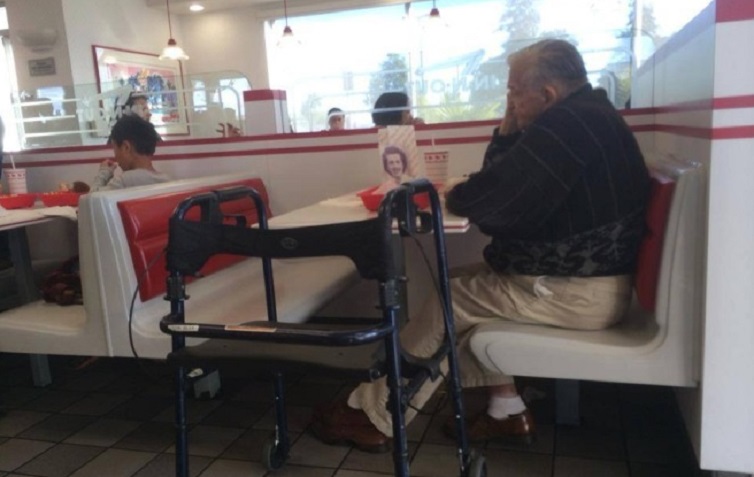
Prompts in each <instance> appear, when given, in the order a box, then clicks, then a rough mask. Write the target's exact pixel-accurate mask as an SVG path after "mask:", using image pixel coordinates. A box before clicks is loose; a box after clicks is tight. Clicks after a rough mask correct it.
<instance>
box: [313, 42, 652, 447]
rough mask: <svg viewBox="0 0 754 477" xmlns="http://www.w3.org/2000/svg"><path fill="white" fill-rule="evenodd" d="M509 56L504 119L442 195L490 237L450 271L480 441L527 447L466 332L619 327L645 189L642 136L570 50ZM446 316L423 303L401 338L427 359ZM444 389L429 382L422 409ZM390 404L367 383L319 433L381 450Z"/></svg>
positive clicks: (509, 381) (517, 409)
mask: <svg viewBox="0 0 754 477" xmlns="http://www.w3.org/2000/svg"><path fill="white" fill-rule="evenodd" d="M509 64H510V75H509V78H508V105H507V110H506V114H505V118H504V119H503V121H502V123H501V124H500V126H499V128H496V130H495V131H494V133H493V138H492V141H491V142H490V144H489V146H488V148H487V152H486V154H485V158H484V163H483V165H482V168H481V170H480V171H479V172H477V173H475V174H472V175H471V176H470V177H469V178H468V179H467V180H466V181H465V182H462V183H458V184H457V185H456V186H455V187H453V188H452V189H451V190H449V192H448V193H447V196H446V198H447V207H448V209H449V210H450V211H452V212H454V213H456V214H459V215H462V216H466V217H469V219H470V220H471V222H472V223H475V224H476V225H478V227H479V228H480V230H481V231H482V232H483V233H485V234H487V235H490V236H491V237H492V242H491V243H490V244H489V245H488V246H487V247H486V248H485V250H484V263H483V264H480V265H478V266H475V267H471V268H468V269H465V270H458V271H456V272H455V273H454V275H453V278H452V279H451V291H452V296H453V310H454V314H455V322H456V332H457V334H458V351H459V362H460V368H461V375H462V384H463V386H464V387H482V386H483V387H487V388H488V389H489V394H490V399H489V403H488V407H487V411H486V412H483V413H482V414H480V415H479V416H476V417H474V418H472V419H471V420H470V421H469V434H470V438H471V440H472V441H475V442H479V441H486V440H488V439H504V440H515V441H519V442H531V440H532V438H533V436H534V421H533V418H532V416H531V414H530V413H529V411H528V410H527V409H526V406H525V404H524V402H523V401H522V399H521V398H520V397H519V395H518V392H517V391H516V387H515V384H514V382H513V378H512V377H511V376H507V375H504V374H500V373H496V372H492V371H490V370H488V369H486V368H483V367H482V366H481V364H480V363H479V362H478V361H477V360H476V359H475V357H474V356H473V354H472V353H471V350H470V349H469V344H468V338H469V335H470V333H469V331H471V330H472V329H473V328H474V327H475V326H476V325H478V324H481V323H488V322H491V321H495V320H513V321H517V322H525V323H532V324H542V325H550V326H558V327H563V328H572V329H580V330H596V329H602V328H605V327H608V326H610V325H612V324H614V323H616V322H618V321H619V320H620V319H621V317H622V316H623V314H624V312H625V310H626V308H627V306H628V304H629V301H630V299H631V277H630V276H631V273H632V272H633V270H634V267H635V261H636V254H637V250H638V246H639V243H640V240H641V237H642V233H643V217H644V209H645V206H646V199H647V196H648V187H649V176H648V173H647V169H646V166H645V165H644V161H643V158H642V155H641V152H640V151H639V147H638V144H637V142H636V140H635V138H634V137H633V135H632V133H631V131H630V130H629V128H628V126H627V125H626V123H625V122H624V121H623V119H622V118H621V116H620V115H619V114H618V113H617V111H616V110H615V108H614V107H613V106H612V104H610V102H609V101H608V99H607V97H606V95H605V94H604V92H603V91H601V90H594V89H592V87H591V85H589V83H588V82H587V77H586V69H585V67H584V62H583V60H582V58H581V55H580V54H579V53H578V51H577V50H576V48H574V47H573V45H571V44H570V43H568V42H565V41H561V40H543V41H540V42H538V43H536V44H534V45H531V46H529V47H527V48H525V49H523V50H521V51H519V52H517V53H516V54H514V55H511V57H510V58H509ZM441 316H442V315H441V312H440V308H439V305H438V304H437V300H436V299H432V300H430V301H428V302H427V303H426V304H425V306H424V308H423V309H422V312H421V313H420V314H418V315H416V316H412V320H411V321H410V322H409V323H408V324H407V326H406V327H405V329H404V330H403V332H402V334H401V340H402V344H403V345H404V347H406V349H407V350H409V351H410V352H412V353H414V354H416V355H418V356H428V355H429V354H430V353H431V352H432V351H433V350H434V349H436V347H437V345H438V343H439V342H440V340H441V339H442V332H443V331H442V330H443V327H442V323H441V319H440V317H441ZM438 381H439V380H438ZM438 384H439V383H438V382H434V383H431V382H428V383H426V384H425V386H424V387H423V388H422V389H421V390H420V391H419V393H418V394H417V395H416V396H415V397H414V400H413V404H414V405H415V406H417V407H421V406H422V405H423V404H424V403H425V402H426V401H427V399H429V397H430V396H431V394H432V392H433V391H434V389H435V388H436V387H437V386H438ZM386 401H387V390H386V386H385V383H384V382H382V381H378V382H376V383H369V384H362V385H360V386H359V387H358V388H357V389H356V390H354V391H353V392H352V393H351V395H350V396H349V398H348V402H347V403H339V404H335V405H331V406H330V407H329V408H328V409H327V410H326V411H327V412H321V413H319V414H315V420H314V422H313V426H312V429H313V430H314V432H315V434H317V435H318V436H319V437H320V438H321V439H322V440H324V441H326V442H335V441H349V442H351V443H353V444H355V445H357V446H358V447H360V448H362V449H365V450H372V451H378V450H380V449H382V448H384V447H387V444H388V443H389V437H388V436H389V435H390V434H391V430H392V428H391V420H390V416H389V414H388V413H387V412H386V409H385V403H386ZM413 415H415V412H414V411H413V410H412V409H409V411H408V412H407V419H411V418H412V417H413ZM446 427H447V426H446ZM449 430H450V429H449Z"/></svg>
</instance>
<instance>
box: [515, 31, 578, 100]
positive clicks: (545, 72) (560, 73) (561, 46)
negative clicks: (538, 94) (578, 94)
mask: <svg viewBox="0 0 754 477" xmlns="http://www.w3.org/2000/svg"><path fill="white" fill-rule="evenodd" d="M525 59H526V60H531V61H532V63H531V64H532V68H531V69H530V70H529V71H527V72H526V80H527V82H529V83H532V84H535V85H542V84H547V83H553V82H557V83H560V84H562V85H563V86H564V87H566V88H567V89H569V90H573V89H576V88H579V87H580V86H582V85H584V84H585V83H586V82H587V77H586V67H585V66H584V59H583V58H582V57H581V54H580V53H579V52H578V50H577V49H576V47H575V46H573V45H572V44H571V43H569V42H567V41H565V40H555V39H547V40H541V41H538V42H537V43H534V44H533V45H529V46H527V47H526V48H522V49H521V50H518V51H517V52H515V53H513V54H512V55H510V56H509V57H508V64H510V65H512V64H513V63H515V62H518V61H520V60H525Z"/></svg>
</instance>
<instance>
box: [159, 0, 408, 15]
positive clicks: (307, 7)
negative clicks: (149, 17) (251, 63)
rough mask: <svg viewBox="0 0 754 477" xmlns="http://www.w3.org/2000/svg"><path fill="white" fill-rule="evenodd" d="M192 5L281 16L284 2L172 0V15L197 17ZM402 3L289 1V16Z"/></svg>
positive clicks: (381, 0) (400, 0)
mask: <svg viewBox="0 0 754 477" xmlns="http://www.w3.org/2000/svg"><path fill="white" fill-rule="evenodd" d="M145 3H146V5H147V7H150V8H159V9H162V10H165V8H166V6H165V5H166V0H145ZM192 3H199V4H201V5H203V6H204V7H205V9H204V12H212V11H218V10H228V9H233V8H244V7H257V8H258V9H259V11H260V16H280V15H282V14H283V0H170V13H171V14H175V15H188V14H192V15H196V14H195V13H192V12H190V11H189V6H190V5H191V4H192ZM402 3H410V0H288V14H289V15H297V14H305V13H313V12H326V11H336V10H345V9H354V8H363V7H370V6H376V5H395V4H402ZM199 15H201V13H199Z"/></svg>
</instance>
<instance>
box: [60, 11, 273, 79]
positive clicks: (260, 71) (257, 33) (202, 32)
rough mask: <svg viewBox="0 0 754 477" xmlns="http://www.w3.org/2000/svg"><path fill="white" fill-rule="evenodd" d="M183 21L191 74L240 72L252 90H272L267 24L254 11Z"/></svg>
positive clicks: (212, 15)
mask: <svg viewBox="0 0 754 477" xmlns="http://www.w3.org/2000/svg"><path fill="white" fill-rule="evenodd" d="M73 1H77V0H73ZM180 21H181V27H182V31H183V34H184V37H185V42H184V43H182V45H183V48H184V50H186V53H187V54H188V55H189V56H190V57H191V59H190V60H189V61H187V62H186V63H185V65H184V67H185V68H186V70H187V72H188V73H206V72H215V71H229V70H230V71H240V72H241V73H243V74H244V75H245V76H246V77H247V78H248V79H249V81H250V82H251V86H252V88H254V89H268V88H269V79H268V75H267V50H266V49H265V43H264V22H263V21H262V20H260V19H259V18H257V12H256V10H255V9H254V8H251V7H247V8H236V9H233V10H221V11H218V12H208V13H202V14H199V15H183V16H181V17H180Z"/></svg>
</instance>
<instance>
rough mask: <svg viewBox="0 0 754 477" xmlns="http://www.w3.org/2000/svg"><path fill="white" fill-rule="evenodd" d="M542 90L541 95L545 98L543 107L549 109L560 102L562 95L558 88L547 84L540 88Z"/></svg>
mask: <svg viewBox="0 0 754 477" xmlns="http://www.w3.org/2000/svg"><path fill="white" fill-rule="evenodd" d="M542 90H543V91H542V94H543V95H544V98H545V105H546V106H547V107H550V106H552V105H553V104H555V103H557V102H558V101H560V99H561V95H562V93H561V91H560V88H558V87H556V86H555V85H552V84H547V85H545V86H544V87H543V88H542Z"/></svg>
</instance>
